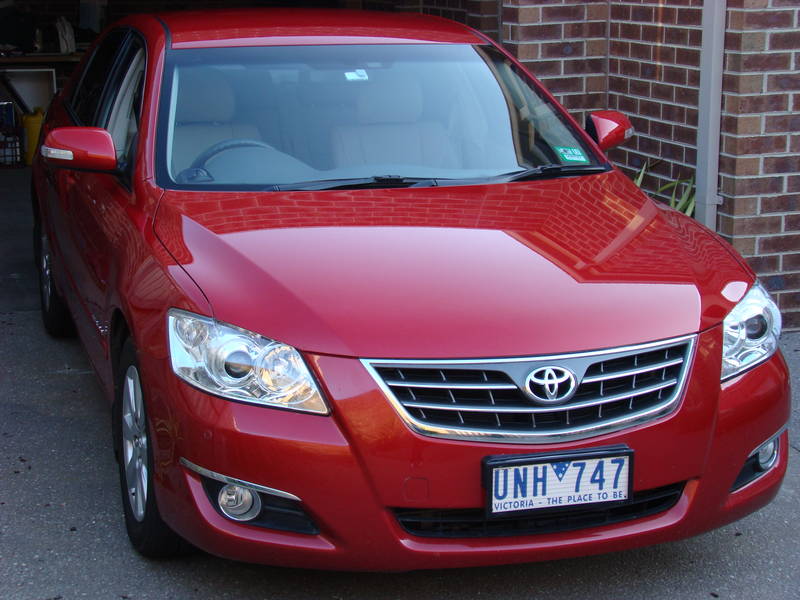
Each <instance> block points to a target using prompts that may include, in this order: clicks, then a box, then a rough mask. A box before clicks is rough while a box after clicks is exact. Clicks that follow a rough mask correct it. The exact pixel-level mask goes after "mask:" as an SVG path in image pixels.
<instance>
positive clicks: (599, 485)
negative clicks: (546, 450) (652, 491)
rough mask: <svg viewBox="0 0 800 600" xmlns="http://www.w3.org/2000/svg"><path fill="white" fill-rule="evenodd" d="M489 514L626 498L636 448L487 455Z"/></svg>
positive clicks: (504, 514) (486, 486)
mask: <svg viewBox="0 0 800 600" xmlns="http://www.w3.org/2000/svg"><path fill="white" fill-rule="evenodd" d="M483 464H484V487H485V488H486V491H487V496H488V498H487V514H488V515H489V516H509V515H511V514H515V513H521V512H528V511H535V510H541V509H558V508H563V507H568V506H578V505H581V504H598V503H605V502H625V501H627V500H628V499H629V495H630V489H631V479H632V476H633V468H632V464H633V451H632V450H631V449H630V448H627V447H625V446H616V447H606V448H597V449H593V450H590V451H586V450H582V451H577V452H567V453H559V454H538V455H537V454H533V455H526V456H513V457H509V456H490V457H487V458H485V459H484V461H483Z"/></svg>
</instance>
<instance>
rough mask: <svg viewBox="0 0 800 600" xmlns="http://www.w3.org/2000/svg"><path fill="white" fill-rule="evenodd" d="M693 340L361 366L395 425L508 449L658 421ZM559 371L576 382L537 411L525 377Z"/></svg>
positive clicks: (672, 399)
mask: <svg viewBox="0 0 800 600" xmlns="http://www.w3.org/2000/svg"><path fill="white" fill-rule="evenodd" d="M695 341H696V336H693V335H689V336H683V337H680V338H674V339H671V340H665V341H663V342H652V343H647V344H639V345H636V346H627V347H623V348H610V349H605V350H598V351H593V352H577V353H574V354H559V355H554V356H534V357H529V358H509V359H496V358H492V359H472V360H470V359H465V360H380V359H363V360H362V361H361V362H362V364H363V365H364V366H365V367H366V369H367V370H368V371H369V373H370V374H371V375H372V376H373V378H374V379H375V381H376V382H377V383H378V385H379V386H380V387H381V389H382V390H383V392H384V393H385V394H386V396H387V398H388V399H389V401H390V402H391V403H392V405H393V406H394V407H395V409H396V410H397V412H398V413H399V414H400V416H401V417H402V418H403V420H404V421H405V422H406V423H407V424H408V425H409V426H410V427H411V428H412V429H414V430H415V431H418V432H419V433H422V434H425V435H430V436H434V437H443V438H449V439H459V440H478V441H494V442H504V443H507V442H511V443H550V442H553V441H560V440H569V439H582V438H586V437H590V436H592V435H599V434H600V433H606V432H608V431H615V430H618V429H622V428H625V427H630V426H633V425H636V424H639V423H642V422H646V421H649V420H652V419H655V418H658V417H661V416H663V415H666V414H668V413H670V412H672V411H673V410H675V408H676V407H677V405H678V402H679V400H680V398H681V396H682V393H683V390H684V388H685V386H686V376H687V373H688V370H689V365H690V364H691V361H692V359H693V356H694V346H695ZM544 366H556V367H562V368H567V369H569V370H571V371H572V372H573V373H575V376H576V378H577V380H578V382H579V384H578V386H577V389H576V391H575V394H574V395H573V397H572V398H570V399H568V400H567V401H565V402H564V403H562V404H557V405H544V404H541V403H540V404H537V403H536V402H535V401H534V399H533V397H532V396H531V395H530V392H529V391H528V390H527V389H526V387H525V386H526V380H527V376H528V375H529V374H530V373H531V372H532V371H533V370H535V369H538V368H541V367H544Z"/></svg>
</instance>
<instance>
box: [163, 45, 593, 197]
mask: <svg viewBox="0 0 800 600" xmlns="http://www.w3.org/2000/svg"><path fill="white" fill-rule="evenodd" d="M170 57H171V58H170V60H171V63H170V64H169V65H168V69H167V76H166V77H165V86H166V89H165V90H164V92H165V95H164V97H165V98H168V99H169V102H165V103H164V104H163V109H162V115H161V116H162V120H165V121H166V126H165V127H161V128H160V130H161V131H162V135H161V139H160V140H159V150H160V152H159V177H160V178H161V179H162V180H163V183H165V184H168V185H167V187H179V188H186V189H197V188H200V189H246V188H250V187H261V188H268V186H286V185H291V184H294V185H297V186H298V189H300V187H301V186H302V184H303V183H304V182H305V183H308V182H319V181H326V180H348V179H353V180H355V179H365V180H369V181H366V182H365V184H364V185H365V186H370V187H375V185H376V184H375V181H379V182H381V183H382V184H383V185H385V186H387V187H389V186H393V185H395V184H396V185H401V184H402V180H403V179H410V178H413V179H415V180H417V181H419V180H442V181H444V180H465V179H480V178H489V177H495V176H498V175H500V174H507V173H511V172H515V171H521V170H524V169H530V168H531V167H536V166H538V165H563V166H567V167H574V166H580V165H596V164H597V161H596V159H595V157H594V155H593V154H592V153H591V152H590V150H589V149H588V148H587V147H586V146H585V145H584V144H583V143H582V141H581V140H580V139H579V137H578V136H577V134H576V133H575V132H573V131H572V130H571V128H570V126H568V125H567V124H566V123H565V121H563V120H562V118H561V117H560V115H559V114H558V113H557V112H556V111H555V110H554V108H553V107H552V106H551V105H550V104H549V103H548V102H547V101H545V100H544V99H543V98H541V97H540V96H539V95H538V94H537V92H536V91H535V90H534V89H533V88H531V87H530V85H529V83H528V81H527V80H526V79H523V78H522V77H521V76H520V74H519V73H518V72H517V70H516V68H515V67H514V66H513V65H512V64H511V63H509V62H508V61H506V60H505V58H504V57H503V56H502V54H501V53H500V52H499V51H497V50H496V49H495V48H492V47H491V46H470V45H459V44H446V45H445V44H439V45H437V44H421V45H349V46H294V47H261V48H210V49H188V50H176V51H174V52H172V53H171V54H170ZM393 182H394V183H393ZM433 184H434V185H435V183H433ZM317 189H324V186H321V187H319V188H317Z"/></svg>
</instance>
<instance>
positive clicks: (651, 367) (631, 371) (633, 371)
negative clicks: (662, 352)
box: [581, 358, 683, 383]
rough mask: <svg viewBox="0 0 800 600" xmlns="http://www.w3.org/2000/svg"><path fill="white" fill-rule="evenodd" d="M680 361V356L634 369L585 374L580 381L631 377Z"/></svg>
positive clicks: (667, 366) (594, 381)
mask: <svg viewBox="0 0 800 600" xmlns="http://www.w3.org/2000/svg"><path fill="white" fill-rule="evenodd" d="M682 362H683V359H682V358H673V359H672V360H665V361H663V362H660V363H658V364H652V365H647V366H644V367H637V368H636V369H627V370H625V371H617V372H614V373H603V374H602V375H594V376H587V377H584V378H583V380H582V381H581V383H597V382H599V381H608V380H610V379H618V378H620V377H632V376H633V375H641V374H642V373H649V372H650V371H658V370H659V369H662V370H663V369H667V368H669V367H674V366H676V365H679V364H681V363H682Z"/></svg>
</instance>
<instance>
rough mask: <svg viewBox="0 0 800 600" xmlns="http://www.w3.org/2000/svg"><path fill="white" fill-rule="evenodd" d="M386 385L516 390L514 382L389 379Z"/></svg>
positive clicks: (444, 388) (441, 388)
mask: <svg viewBox="0 0 800 600" xmlns="http://www.w3.org/2000/svg"><path fill="white" fill-rule="evenodd" d="M386 385H389V386H392V387H409V388H410V387H414V388H431V389H438V390H448V389H449V390H516V389H517V386H515V385H514V384H513V383H456V382H453V383H447V382H444V381H436V382H434V381H431V382H425V381H405V380H401V379H387V380H386Z"/></svg>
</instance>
